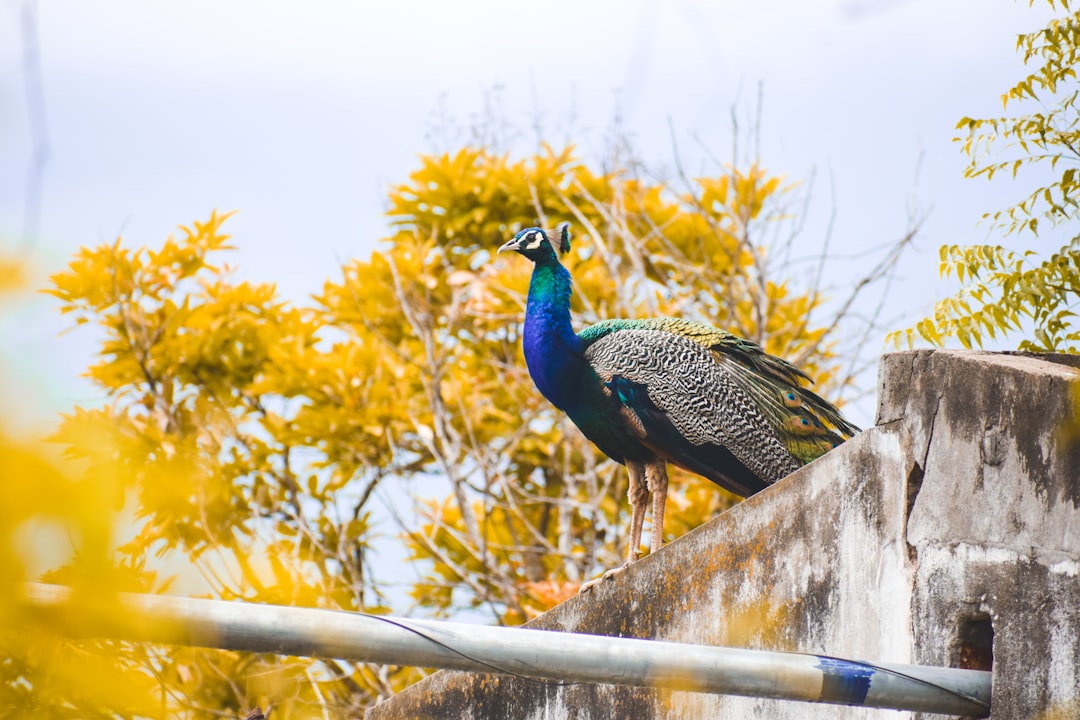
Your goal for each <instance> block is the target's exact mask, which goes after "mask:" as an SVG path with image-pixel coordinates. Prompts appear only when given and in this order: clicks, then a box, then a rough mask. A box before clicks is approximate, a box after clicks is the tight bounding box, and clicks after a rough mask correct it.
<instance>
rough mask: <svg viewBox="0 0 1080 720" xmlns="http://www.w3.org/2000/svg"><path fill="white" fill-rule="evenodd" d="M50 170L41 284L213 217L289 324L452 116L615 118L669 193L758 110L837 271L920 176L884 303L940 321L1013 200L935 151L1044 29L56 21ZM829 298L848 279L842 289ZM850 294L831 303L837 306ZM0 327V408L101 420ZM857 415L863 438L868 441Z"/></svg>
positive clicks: (78, 365) (992, 21)
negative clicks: (915, 248) (493, 98)
mask: <svg viewBox="0 0 1080 720" xmlns="http://www.w3.org/2000/svg"><path fill="white" fill-rule="evenodd" d="M25 4H26V3H25V2H23V1H21V0H0V242H3V243H5V245H6V246H9V247H10V246H12V245H14V244H16V243H17V241H18V240H19V236H20V233H21V231H22V224H23V217H22V208H23V200H24V193H25V190H26V183H25V177H26V167H27V163H28V162H29V158H30V148H31V143H30V132H29V126H28V123H27V112H26V103H25V96H24V89H23V85H22V79H23V76H22V70H21V52H22V38H21V36H20V30H19V29H20V20H19V18H20V12H21V11H22V8H23V7H24V5H25ZM31 5H33V6H34V7H36V9H37V19H38V29H39V43H40V52H41V61H42V79H43V86H44V91H45V101H46V109H47V113H48V131H49V133H48V137H49V141H50V149H51V155H50V158H49V162H48V165H47V166H46V168H45V176H44V184H43V205H42V213H43V214H42V224H41V233H40V236H39V237H37V238H35V239H34V244H33V252H32V256H31V261H32V267H33V269H34V271H35V272H36V273H37V280H38V281H39V283H40V281H41V280H42V278H43V277H44V276H45V275H46V274H48V273H51V272H55V271H57V270H59V269H61V268H62V267H63V266H64V264H65V263H66V261H67V259H68V257H69V256H70V254H71V253H72V252H73V251H75V250H76V249H77V248H78V247H79V246H80V245H87V244H97V243H99V242H102V241H111V240H112V239H114V238H115V237H116V236H117V235H118V234H120V233H123V235H124V236H125V238H126V241H127V242H128V243H131V244H133V245H141V244H149V245H155V244H157V243H159V242H160V241H161V240H162V239H163V238H164V237H165V235H166V234H168V233H169V232H171V231H172V230H173V229H174V228H175V226H176V225H178V224H181V223H189V222H191V221H193V220H196V219H202V218H205V217H206V216H207V215H208V214H209V212H210V211H211V210H212V209H214V208H218V209H222V210H231V209H235V210H239V211H240V212H239V214H238V215H237V216H236V218H234V219H233V220H232V221H230V223H229V226H228V227H229V229H230V230H231V232H232V234H233V236H234V241H235V244H236V245H237V246H238V247H239V251H238V252H237V253H236V254H235V256H234V257H233V258H232V263H233V264H235V265H238V266H240V268H241V272H242V274H243V275H244V276H245V277H248V278H251V279H257V280H265V281H272V282H275V283H277V284H278V286H279V288H280V289H281V290H282V291H283V293H285V294H286V296H288V297H290V298H293V299H296V300H302V299H303V297H304V296H305V295H306V294H307V293H310V292H314V291H316V290H317V289H318V288H319V287H320V285H321V283H322V281H323V280H324V279H325V278H327V277H330V276H333V275H334V274H335V272H336V268H337V267H338V265H339V263H340V262H341V261H342V260H344V259H346V258H349V257H352V256H357V255H361V256H362V255H364V254H366V253H367V252H369V251H370V249H371V248H372V246H373V243H374V241H375V240H377V239H378V238H379V237H381V236H383V235H385V234H386V223H385V221H384V219H383V218H382V216H381V212H382V207H383V198H384V195H385V188H386V186H387V185H388V184H390V183H393V182H398V181H401V180H404V179H405V178H406V176H407V173H408V172H409V171H410V169H412V168H413V167H414V166H415V156H416V154H417V153H419V152H423V151H425V150H428V149H429V148H430V145H429V143H428V141H427V140H426V132H427V129H428V128H429V127H430V124H431V122H432V118H433V116H434V114H435V113H436V111H437V110H438V109H439V107H440V103H441V102H445V106H446V108H447V109H448V110H449V112H450V113H451V114H452V115H453V116H455V117H456V118H458V119H459V120H461V121H462V122H468V120H469V118H470V117H471V116H474V115H477V114H480V113H481V112H482V110H483V102H484V97H485V94H486V93H488V92H489V91H490V90H491V88H493V87H495V86H501V87H503V88H504V90H503V93H502V106H503V108H504V109H505V112H506V115H507V116H508V118H509V119H510V120H512V121H514V122H515V123H518V124H519V125H520V126H521V127H522V128H523V129H525V130H528V128H529V126H530V124H531V113H532V112H534V110H536V109H537V108H539V109H540V110H541V111H542V113H543V117H544V121H545V123H546V124H547V126H548V127H550V128H552V129H553V130H560V132H554V133H553V135H554V137H553V138H552V139H553V140H556V141H559V140H561V139H562V137H563V133H562V132H561V129H562V128H563V127H564V126H565V124H566V120H567V118H568V117H570V116H571V115H573V117H574V118H575V127H576V128H577V129H578V131H577V132H576V133H575V138H577V139H578V142H579V144H580V145H582V147H583V149H584V150H585V151H586V152H587V153H588V152H594V153H595V152H598V151H599V149H600V147H601V146H602V143H603V137H604V134H605V132H606V130H607V128H608V127H609V125H610V122H611V119H612V117H613V115H614V113H615V111H616V108H618V110H619V112H620V114H621V115H622V118H623V122H624V127H625V129H626V130H627V131H628V132H629V133H630V134H631V135H632V136H633V137H634V138H635V140H636V143H637V146H638V148H639V150H640V152H641V154H642V155H643V157H644V158H645V159H646V160H647V161H649V162H650V163H651V164H653V165H654V166H655V167H657V168H661V169H662V168H664V167H670V165H671V138H670V135H669V123H670V126H671V127H674V128H675V130H676V136H677V138H678V140H679V144H680V148H681V149H682V150H683V152H684V155H685V156H686V159H687V160H688V162H689V163H690V165H691V169H692V170H694V171H697V170H698V169H700V168H701V167H703V166H702V165H701V155H700V153H699V152H698V151H697V150H696V144H695V140H694V138H698V139H700V142H701V143H702V144H704V145H705V146H707V147H708V148H710V149H711V150H713V151H714V152H715V153H717V154H718V155H720V156H722V157H725V158H726V157H727V153H728V148H729V147H730V145H731V127H730V122H729V112H730V109H731V108H732V106H739V107H740V108H742V111H743V114H744V117H745V115H746V114H747V113H748V112H749V111H750V110H751V109H752V107H753V103H754V96H755V94H756V87H757V84H758V83H759V82H763V83H764V88H765V106H764V118H763V127H762V142H761V155H762V159H763V161H764V163H765V164H766V165H767V167H769V168H770V169H771V170H774V171H782V172H786V173H788V175H789V176H790V177H791V178H793V179H799V178H803V177H805V176H807V174H808V173H809V172H810V170H811V168H814V167H816V168H817V170H818V176H819V182H818V186H817V190H816V201H815V202H814V204H813V206H812V208H811V214H810V217H809V218H808V226H807V231H806V237H807V240H808V242H814V243H816V242H817V241H818V238H820V236H821V235H822V234H823V233H824V229H825V227H826V225H827V223H828V220H829V215H830V212H831V201H830V197H829V190H828V182H827V180H825V178H826V176H827V175H828V174H830V173H831V175H832V177H833V181H834V183H835V189H836V196H835V205H836V212H837V216H836V224H835V230H834V247H835V248H837V249H839V250H842V251H848V252H854V251H857V250H859V249H862V248H865V247H867V246H869V245H873V244H878V243H880V242H882V241H884V240H887V239H890V238H895V237H897V236H899V235H900V234H902V233H903V231H904V229H905V224H906V218H907V212H908V203H909V201H910V198H911V194H912V191H913V189H916V187H915V185H914V179H915V169H916V166H917V164H918V159H919V157H920V155H922V158H923V159H922V164H921V173H920V179H919V183H918V186H917V191H918V199H919V203H920V205H921V207H922V208H923V209H924V210H930V209H931V208H932V212H931V214H930V216H929V219H928V221H927V223H926V225H925V228H924V232H923V233H922V236H921V239H920V241H919V245H920V247H921V248H922V250H923V252H922V253H921V254H918V255H913V256H911V257H909V258H907V259H906V260H905V262H904V265H903V268H902V275H903V277H904V278H905V282H904V283H902V284H901V285H900V286H899V287H898V288H897V290H896V292H895V300H894V301H890V302H891V303H893V304H894V305H895V307H896V308H897V309H898V311H903V312H905V313H907V317H908V318H909V319H915V315H916V313H918V312H920V311H925V310H926V309H928V308H929V307H930V302H931V300H932V299H933V297H935V296H937V295H940V294H941V292H942V291H941V290H939V289H938V287H937V285H936V273H937V253H936V248H937V246H938V245H939V244H941V243H943V242H977V241H980V240H982V239H984V238H985V235H986V233H985V228H982V227H976V222H977V220H978V218H979V215H980V214H981V213H982V212H983V211H985V210H988V209H994V208H999V207H1002V206H1004V205H1006V204H1008V203H1009V202H1011V201H1012V200H1014V199H1015V198H1016V196H1017V194H1018V193H1019V190H1020V188H1017V187H1010V186H1009V185H1008V184H1007V183H1002V184H995V185H993V186H991V185H988V184H986V183H984V182H976V181H969V180H964V179H963V178H962V175H961V173H962V169H963V166H964V159H963V157H962V156H961V154H960V153H959V150H958V148H957V147H956V146H955V145H954V144H953V143H951V142H950V139H951V137H952V136H953V134H954V133H953V126H954V125H955V123H956V121H957V120H958V119H959V118H960V117H961V116H963V115H965V114H968V115H980V114H994V113H997V112H999V111H1000V107H1001V106H1000V100H999V96H1000V93H1001V92H1002V91H1003V90H1004V89H1005V88H1006V86H1007V85H1008V84H1010V83H1011V82H1013V81H1014V80H1015V79H1017V78H1019V77H1020V76H1021V71H1022V66H1021V64H1020V61H1019V59H1018V58H1017V57H1016V56H1015V54H1014V52H1013V45H1014V42H1015V36H1016V34H1017V33H1019V32H1022V31H1026V30H1031V29H1034V28H1037V27H1040V26H1041V25H1042V24H1043V23H1044V21H1045V18H1046V16H1047V14H1046V11H1045V10H1043V9H1042V8H1041V7H1037V8H1036V9H1035V10H1031V9H1028V7H1027V3H1026V2H1013V1H1012V0H947V1H943V0H906V1H905V0H876V1H875V0H862V1H860V0H819V1H810V0H772V1H771V2H750V1H749V0H741V1H739V2H735V1H734V0H729V1H726V2H704V1H697V2H695V1H693V0H684V1H681V2H680V1H677V0H665V1H663V2H647V1H638V2H623V1H615V0H592V1H589V2H582V1H581V0H574V1H573V2H570V1H565V0H554V1H551V2H544V3H521V2H508V1H506V0H500V1H491V2H471V1H465V0H461V1H459V2H453V3H446V2H394V3H390V2H382V3H365V2H353V3H345V2H306V3H282V2H266V1H260V2H254V1H248V2H240V1H238V0H235V1H232V2H228V1H226V2H217V1H215V2H211V1H210V0H192V1H188V2H184V3H171V2H170V3H166V2H152V1H148V0H97V1H95V2H85V1H84V0H45V1H42V2H38V3H36V4H34V3H31ZM843 272H845V273H846V272H851V270H850V269H847V270H844V271H843ZM845 279H846V277H845V276H844V275H840V276H838V277H836V278H834V283H836V284H837V285H838V286H841V287H842V286H843V283H844V281H845ZM0 309H2V310H3V315H0V347H3V363H4V366H3V367H4V373H5V374H6V376H7V382H5V383H4V384H3V386H2V387H3V389H4V390H3V391H4V392H6V393H9V394H10V395H11V396H13V397H14V398H15V399H16V401H17V402H19V404H20V405H22V406H23V407H36V408H38V409H39V410H40V411H41V412H40V417H39V418H38V420H39V421H42V420H43V419H45V421H47V418H49V417H51V416H52V413H54V412H55V411H56V410H58V409H62V408H67V407H70V406H71V405H72V404H73V403H76V402H81V403H92V402H94V401H95V395H94V392H93V390H92V389H90V388H89V387H88V386H87V385H85V384H84V383H81V382H78V381H76V379H75V378H76V376H77V375H78V374H79V372H80V371H81V370H82V369H83V368H84V367H85V366H86V365H87V363H88V361H89V359H90V355H91V353H92V351H93V341H92V336H91V335H90V334H89V333H85V332H75V333H69V334H67V335H65V336H63V337H58V336H57V333H58V332H59V331H60V330H62V329H63V328H64V327H66V324H65V322H64V321H63V320H61V319H59V318H58V317H57V316H56V314H55V313H54V312H53V310H52V303H51V302H50V301H49V300H48V299H47V298H40V299H37V300H35V301H33V302H22V303H19V304H16V305H12V304H11V303H8V304H6V305H4V306H2V308H0ZM872 412H873V405H872V403H869V404H864V405H862V406H860V407H859V408H856V409H855V411H854V415H855V419H856V421H857V422H859V423H860V424H864V425H865V424H868V423H869V422H871V420H872Z"/></svg>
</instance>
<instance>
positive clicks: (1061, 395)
mask: <svg viewBox="0 0 1080 720" xmlns="http://www.w3.org/2000/svg"><path fill="white" fill-rule="evenodd" d="M1048 359H1049V360H1055V361H1064V362H1054V363H1051V362H1047V361H1045V360H1043V359H1037V358H1036V357H1035V356H1023V355H996V354H990V353H955V352H941V351H937V352H932V351H919V352H914V353H902V354H896V355H889V356H886V357H885V358H884V360H883V361H882V366H881V372H880V376H879V378H880V382H881V387H880V392H879V395H878V397H879V402H878V423H879V427H882V428H888V427H891V426H893V425H900V426H903V427H905V428H907V429H908V430H909V432H910V433H911V438H912V445H911V451H912V453H913V454H914V456H915V458H916V459H917V460H918V463H919V466H921V467H922V468H923V471H924V478H923V481H922V486H921V488H920V489H919V491H918V493H917V494H916V495H915V497H914V498H913V504H912V509H911V514H910V519H909V523H908V528H907V542H908V543H909V544H910V545H911V547H912V552H913V556H914V562H915V586H914V589H915V592H914V598H913V604H912V617H913V619H914V623H913V628H912V632H913V638H912V641H913V643H914V648H915V655H914V658H913V659H914V661H915V662H918V663H925V664H943V665H959V664H961V660H962V659H963V658H962V656H963V655H964V648H963V643H962V642H960V641H959V639H958V632H959V630H960V628H961V627H962V626H963V625H964V622H965V620H975V621H976V622H978V621H980V620H981V621H982V622H983V623H984V624H985V623H986V622H987V621H989V623H990V625H992V629H993V660H994V665H993V671H994V706H993V714H992V716H991V717H993V718H995V719H996V720H1001V719H1002V718H1010V719H1011V718H1016V719H1017V720H1019V719H1020V718H1035V717H1044V718H1061V719H1062V720H1063V719H1064V718H1080V443H1076V442H1073V443H1070V442H1069V441H1068V439H1067V435H1066V432H1065V429H1066V428H1065V426H1066V425H1067V424H1068V422H1069V420H1070V418H1072V419H1073V420H1074V421H1075V420H1076V419H1077V418H1078V416H1077V409H1076V408H1074V407H1073V406H1072V400H1071V385H1072V383H1075V382H1076V381H1077V380H1078V379H1080V374H1078V373H1077V371H1076V370H1075V369H1073V368H1072V367H1069V366H1068V364H1072V363H1075V361H1076V358H1069V357H1068V356H1065V357H1058V356H1051V357H1050V358H1048ZM1040 713H1045V714H1043V715H1040Z"/></svg>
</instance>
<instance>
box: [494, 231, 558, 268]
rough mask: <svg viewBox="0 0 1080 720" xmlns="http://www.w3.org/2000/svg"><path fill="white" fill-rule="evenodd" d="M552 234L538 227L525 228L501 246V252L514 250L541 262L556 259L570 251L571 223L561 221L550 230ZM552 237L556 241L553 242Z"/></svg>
mask: <svg viewBox="0 0 1080 720" xmlns="http://www.w3.org/2000/svg"><path fill="white" fill-rule="evenodd" d="M550 234H551V237H549V235H548V232H545V231H544V230H541V229H540V228H538V227H531V228H525V229H524V230H522V231H521V232H519V233H518V234H517V235H515V236H514V237H513V239H511V240H510V241H509V242H507V243H506V244H505V245H503V246H502V247H501V248H499V252H503V251H504V250H513V251H514V252H517V253H521V254H522V255H524V256H525V257H527V258H529V259H530V260H532V261H533V262H540V261H542V260H555V259H557V258H558V256H559V255H565V254H566V253H568V252H569V251H570V223H568V222H564V223H559V226H558V227H557V228H555V230H553V231H550ZM552 237H553V238H554V239H555V242H552V240H551V238H552Z"/></svg>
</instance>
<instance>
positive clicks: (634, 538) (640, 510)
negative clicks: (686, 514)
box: [626, 462, 649, 565]
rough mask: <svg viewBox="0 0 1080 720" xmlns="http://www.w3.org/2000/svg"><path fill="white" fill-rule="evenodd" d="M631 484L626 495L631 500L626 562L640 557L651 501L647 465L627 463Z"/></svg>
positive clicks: (628, 562)
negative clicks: (642, 532)
mask: <svg viewBox="0 0 1080 720" xmlns="http://www.w3.org/2000/svg"><path fill="white" fill-rule="evenodd" d="M626 472H627V474H628V475H629V476H630V484H629V486H628V487H627V489H626V497H627V499H629V500H630V543H629V545H628V546H627V548H626V564H627V565H629V564H630V563H632V562H635V561H636V560H637V559H638V555H639V554H640V552H641V529H642V527H644V525H645V506H646V504H647V503H648V502H649V485H648V475H647V472H648V470H647V466H645V465H642V464H641V463H636V462H627V463H626Z"/></svg>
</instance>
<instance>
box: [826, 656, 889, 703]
mask: <svg viewBox="0 0 1080 720" xmlns="http://www.w3.org/2000/svg"><path fill="white" fill-rule="evenodd" d="M817 669H818V670H820V671H821V674H822V675H823V676H824V677H823V679H822V682H821V701H822V702H832V703H842V704H844V705H862V704H863V703H864V702H866V693H868V692H869V691H870V679H871V678H872V677H873V676H874V672H875V671H874V669H873V668H872V667H868V666H866V665H862V664H860V663H853V662H848V661H847V660H840V659H837V658H830V657H821V656H818V664H817Z"/></svg>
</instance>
